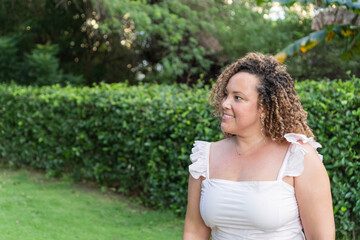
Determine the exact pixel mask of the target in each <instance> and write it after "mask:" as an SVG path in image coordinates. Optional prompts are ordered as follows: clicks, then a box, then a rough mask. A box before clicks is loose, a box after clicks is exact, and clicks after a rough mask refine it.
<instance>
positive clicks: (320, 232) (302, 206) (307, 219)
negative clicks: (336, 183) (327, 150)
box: [294, 144, 335, 240]
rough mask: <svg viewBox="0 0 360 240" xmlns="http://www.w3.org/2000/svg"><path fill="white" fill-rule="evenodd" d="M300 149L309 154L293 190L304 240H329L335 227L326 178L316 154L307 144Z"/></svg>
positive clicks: (333, 234) (333, 237)
mask: <svg viewBox="0 0 360 240" xmlns="http://www.w3.org/2000/svg"><path fill="white" fill-rule="evenodd" d="M303 146H304V147H305V148H306V150H307V151H308V153H307V154H305V157H304V171H303V173H302V174H301V175H300V176H298V177H296V178H295V186H294V187H295V194H296V199H297V202H298V205H299V212H300V218H301V222H302V225H303V227H304V231H305V236H306V239H307V240H332V239H335V223H334V214H333V206H332V200H331V190H330V181H329V177H328V174H327V172H326V169H325V167H324V165H323V164H322V162H321V161H320V159H319V156H318V154H317V152H316V150H315V149H314V148H312V147H311V146H310V145H309V144H303Z"/></svg>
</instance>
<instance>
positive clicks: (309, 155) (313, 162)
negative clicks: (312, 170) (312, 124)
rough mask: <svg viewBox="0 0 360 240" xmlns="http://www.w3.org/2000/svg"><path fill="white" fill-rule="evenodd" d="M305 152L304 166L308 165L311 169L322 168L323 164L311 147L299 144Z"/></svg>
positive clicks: (307, 144) (306, 144)
mask: <svg viewBox="0 0 360 240" xmlns="http://www.w3.org/2000/svg"><path fill="white" fill-rule="evenodd" d="M299 143H300V144H301V145H302V146H303V147H304V148H305V150H306V154H305V157H304V164H305V165H310V166H313V167H323V166H324V165H323V163H322V161H321V159H320V157H319V154H318V152H317V150H316V149H315V148H314V147H313V146H311V145H310V144H309V143H302V142H299Z"/></svg>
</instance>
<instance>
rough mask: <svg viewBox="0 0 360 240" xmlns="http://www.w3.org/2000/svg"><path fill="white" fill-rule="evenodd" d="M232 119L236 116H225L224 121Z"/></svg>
mask: <svg viewBox="0 0 360 240" xmlns="http://www.w3.org/2000/svg"><path fill="white" fill-rule="evenodd" d="M230 119H234V116H231V115H227V114H225V113H224V114H223V117H222V120H230Z"/></svg>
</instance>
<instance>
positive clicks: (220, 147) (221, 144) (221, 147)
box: [210, 138, 232, 154]
mask: <svg viewBox="0 0 360 240" xmlns="http://www.w3.org/2000/svg"><path fill="white" fill-rule="evenodd" d="M231 139H232V138H224V139H221V140H220V141H217V142H213V143H211V150H210V153H211V154H215V153H221V152H222V151H226V150H227V149H228V148H229V147H230V144H231Z"/></svg>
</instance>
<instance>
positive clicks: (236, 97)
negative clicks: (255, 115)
mask: <svg viewBox="0 0 360 240" xmlns="http://www.w3.org/2000/svg"><path fill="white" fill-rule="evenodd" d="M235 99H236V100H243V98H242V97H239V96H235Z"/></svg>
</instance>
